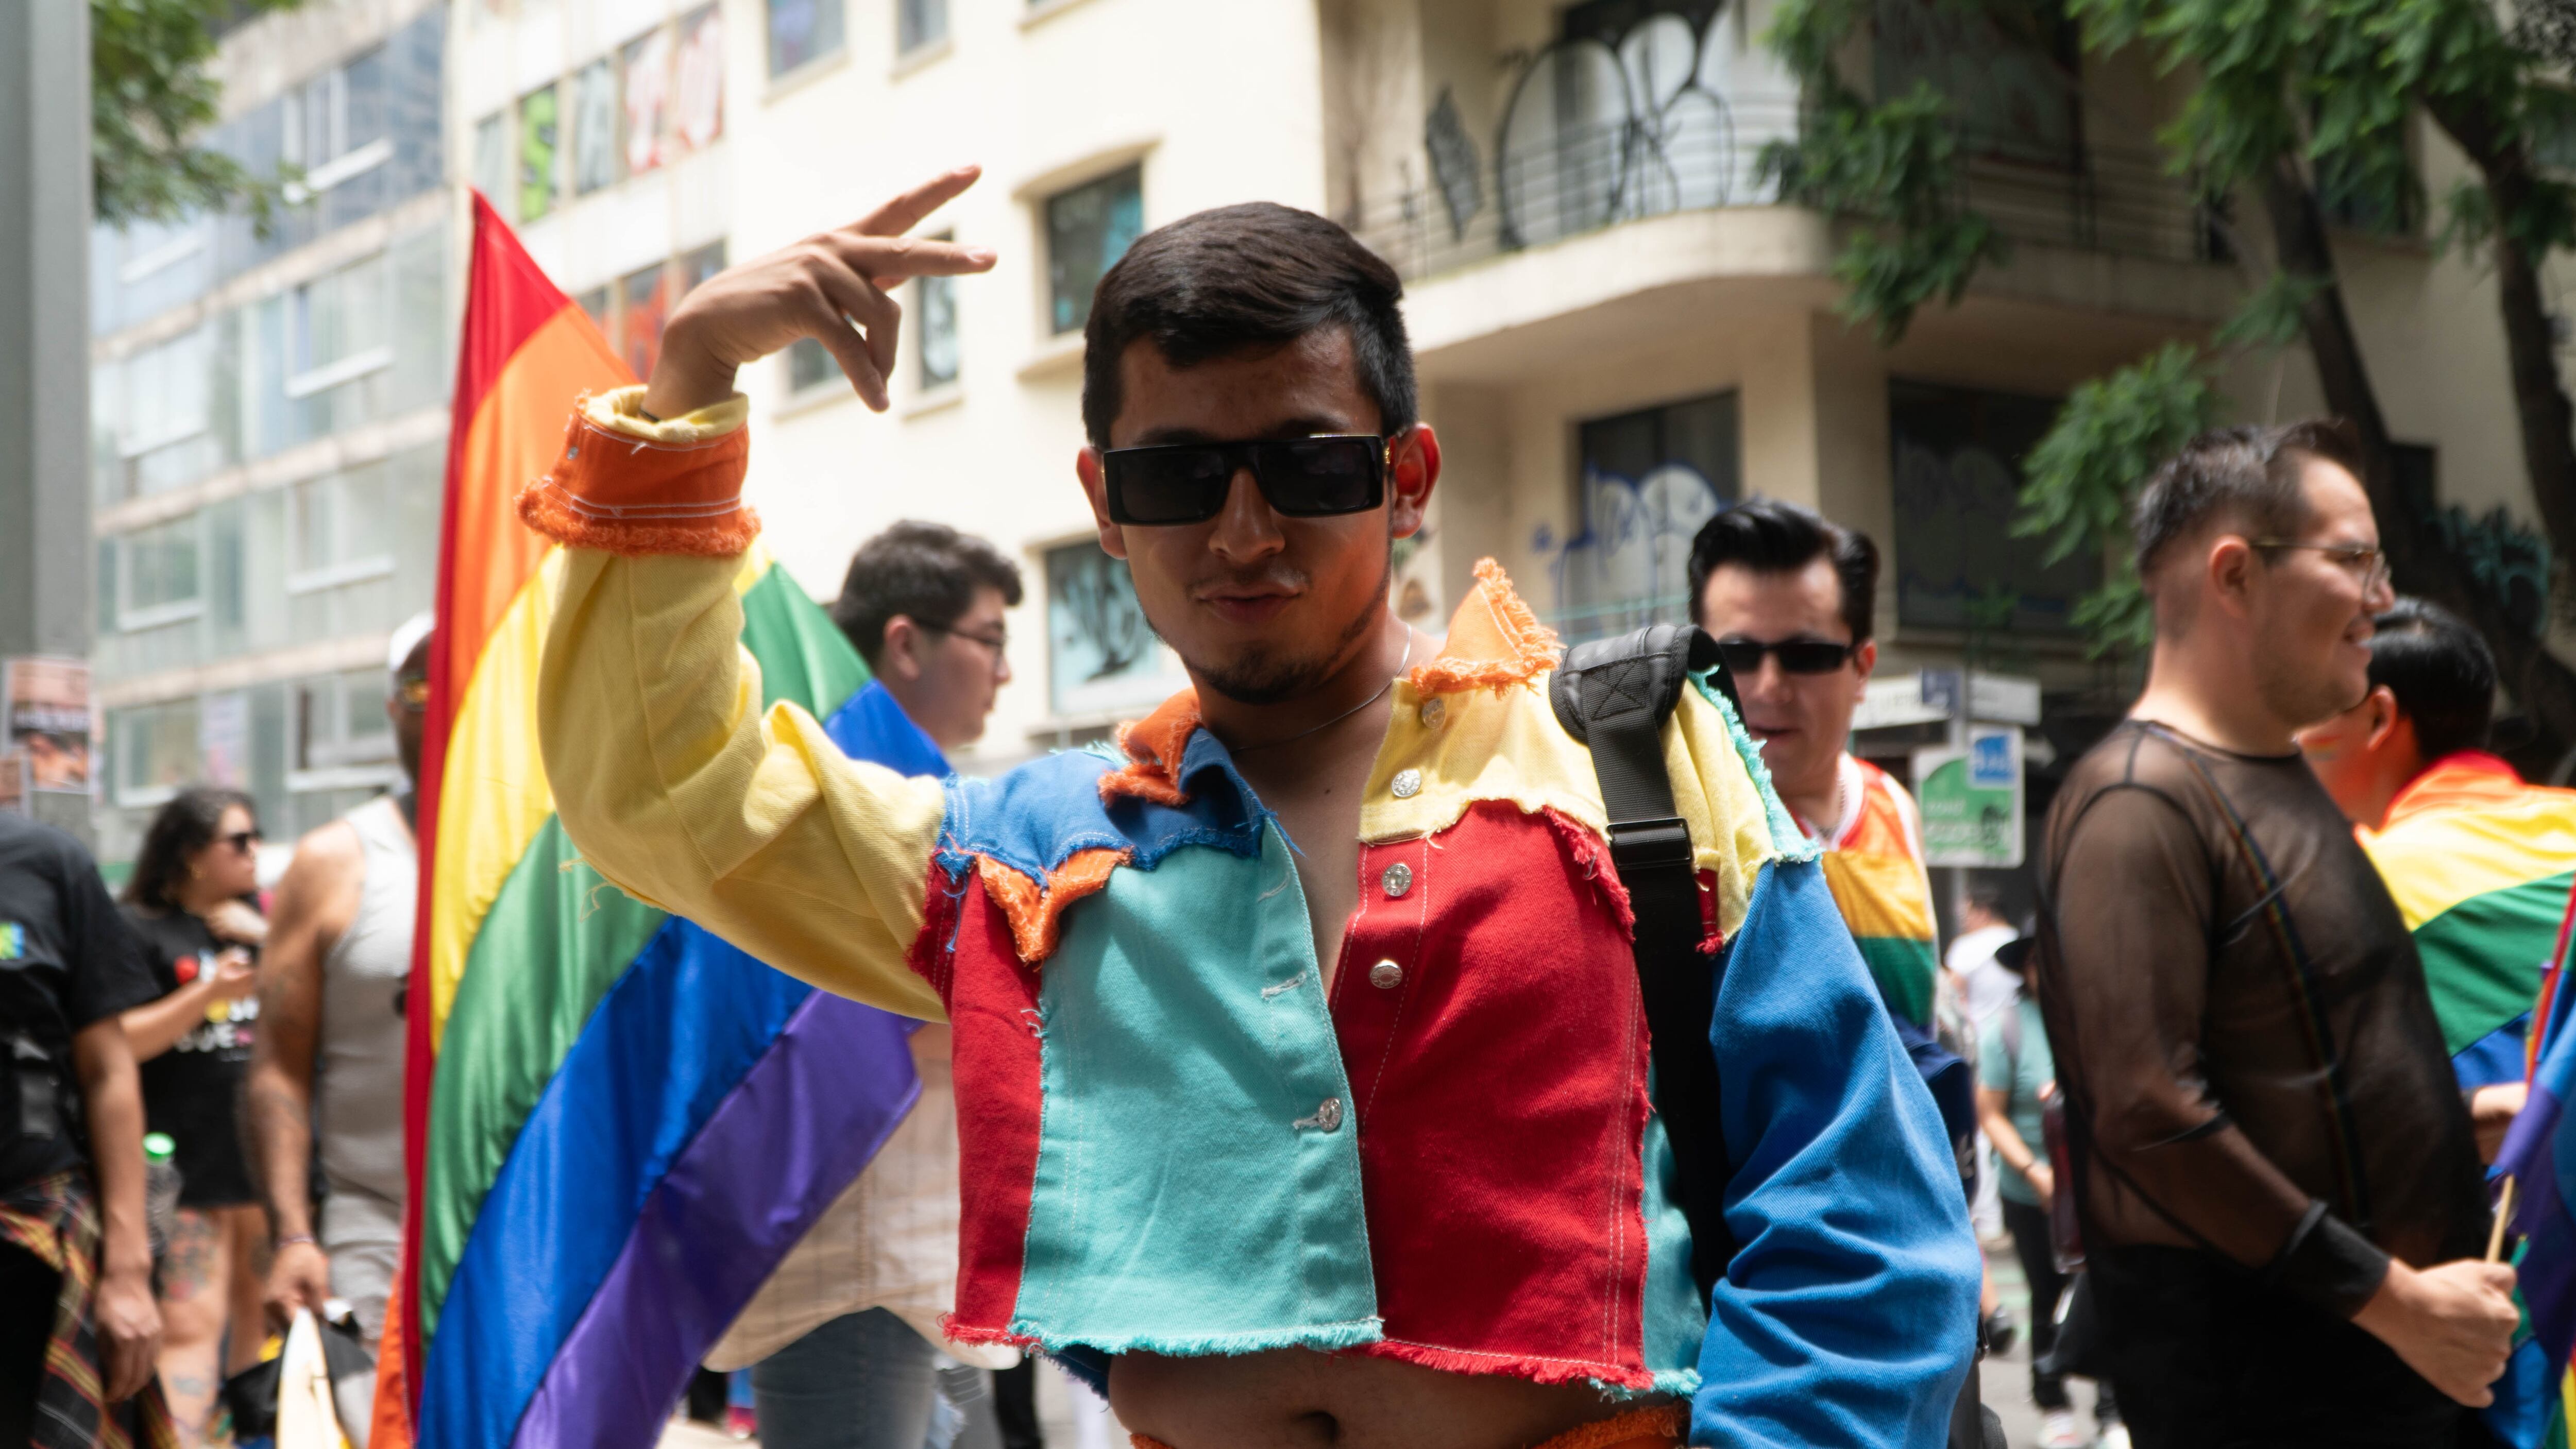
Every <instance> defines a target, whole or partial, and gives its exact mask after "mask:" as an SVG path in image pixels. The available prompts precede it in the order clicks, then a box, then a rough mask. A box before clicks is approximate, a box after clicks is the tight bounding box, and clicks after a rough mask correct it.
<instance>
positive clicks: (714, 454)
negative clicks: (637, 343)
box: [519, 397, 760, 558]
mask: <svg viewBox="0 0 2576 1449" xmlns="http://www.w3.org/2000/svg"><path fill="white" fill-rule="evenodd" d="M750 458H751V430H750V429H748V428H735V429H734V430H732V431H731V432H728V433H726V434H725V435H724V436H722V437H719V438H711V439H708V440H706V441H704V442H695V443H674V442H656V441H653V440H651V439H647V438H639V437H635V436H633V435H631V434H626V433H619V432H613V431H611V430H609V429H607V428H603V427H601V426H600V425H599V424H598V423H596V422H593V421H592V420H591V417H590V411H589V399H588V398H587V397H584V398H583V399H582V401H581V402H580V403H579V404H577V405H575V406H574V408H573V414H572V420H571V421H570V422H569V423H567V424H566V425H565V427H564V450H563V456H562V457H561V458H558V459H557V460H556V461H555V466H554V471H553V472H550V473H548V474H547V475H546V476H544V477H543V478H540V479H538V480H537V481H535V482H534V483H531V484H529V485H528V486H527V487H525V488H523V489H521V490H520V491H519V519H520V521H521V522H523V523H525V524H527V525H528V526H529V527H530V528H533V529H535V530H536V531H537V532H539V533H542V534H544V535H545V536H546V537H548V538H551V539H553V540H555V541H556V542H557V543H560V544H563V545H565V546H566V547H568V548H595V549H600V550H603V551H605V552H608V553H618V554H625V555H627V556H628V557H634V556H636V555H640V554H697V555H702V556H706V557H713V558H722V557H728V556H730V555H733V554H738V553H740V552H742V551H743V550H744V549H746V548H749V547H750V546H751V541H752V540H753V539H754V538H756V537H758V536H759V534H760V515H759V514H757V513H754V512H753V511H752V510H751V509H750V507H749V506H747V505H746V504H744V502H743V501H742V478H743V473H744V470H745V468H746V467H747V466H748V464H749V461H750Z"/></svg>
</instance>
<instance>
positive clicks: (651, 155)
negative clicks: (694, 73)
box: [626, 30, 671, 176]
mask: <svg viewBox="0 0 2576 1449" xmlns="http://www.w3.org/2000/svg"><path fill="white" fill-rule="evenodd" d="M670 115H671V37H670V35H669V33H668V32H665V31H661V30H655V31H653V32H651V33H649V34H647V35H645V36H644V37H643V38H641V39H639V40H637V41H635V42H633V43H632V44H630V45H628V46H627V47H626V174H627V175H629V176H641V175H643V174H644V173H645V172H647V171H650V170H652V169H654V168H655V167H657V166H659V165H661V164H662V163H663V162H664V161H666V160H668V159H670V158H669V156H668V155H667V154H666V153H665V151H664V149H663V144H662V133H663V131H664V129H665V128H666V127H667V125H668V124H669V121H670Z"/></svg>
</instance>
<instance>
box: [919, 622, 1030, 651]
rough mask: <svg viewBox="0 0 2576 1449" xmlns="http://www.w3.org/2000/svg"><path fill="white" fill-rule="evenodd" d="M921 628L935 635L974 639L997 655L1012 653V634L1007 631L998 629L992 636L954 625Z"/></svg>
mask: <svg viewBox="0 0 2576 1449" xmlns="http://www.w3.org/2000/svg"><path fill="white" fill-rule="evenodd" d="M921 627H922V628H923V629H925V630H928V631H929V632H931V633H933V634H954V635H956V636H957V637H958V638H960V639H972V640H974V641H975V642H976V643H978V644H981V645H983V646H984V647H985V648H987V649H990V650H992V651H993V652H994V653H996V654H1008V653H1009V652H1011V634H1010V631H1009V630H1007V629H996V630H994V631H993V632H992V633H990V634H978V633H976V632H974V631H973V630H971V629H960V628H958V627H957V626H956V625H954V624H924V625H922V626H921Z"/></svg>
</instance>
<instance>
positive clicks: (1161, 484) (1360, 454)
mask: <svg viewBox="0 0 2576 1449" xmlns="http://www.w3.org/2000/svg"><path fill="white" fill-rule="evenodd" d="M1387 466H1388V448H1387V441H1386V439H1384V438H1382V437H1379V436H1377V435H1376V434H1374V433H1331V434H1326V435H1324V436H1322V437H1315V438H1280V439H1275V440H1267V441H1259V442H1249V443H1159V444H1156V445H1154V446H1152V447H1147V448H1110V449H1107V450H1105V451H1103V452H1102V453H1101V455H1100V471H1101V476H1102V478H1103V479H1104V480H1105V481H1106V483H1107V485H1108V493H1109V517H1110V519H1111V521H1112V522H1116V523H1133V524H1141V525H1146V526H1152V525H1157V524H1173V523H1204V522H1206V521H1207V520H1209V519H1211V518H1214V517H1216V516H1217V514H1219V513H1220V512H1223V511H1224V509H1225V495H1226V493H1227V491H1228V490H1229V489H1230V488H1232V487H1233V485H1234V475H1235V473H1236V471H1237V470H1239V469H1243V468H1250V469H1251V470H1252V479H1253V481H1254V482H1255V483H1257V484H1259V485H1260V488H1261V496H1262V497H1264V498H1266V499H1269V500H1270V506H1271V508H1273V509H1274V510H1276V511H1277V512H1279V513H1281V514H1282V515H1284V516H1286V517H1289V518H1330V517H1332V516H1333V515H1335V514H1339V513H1364V512H1367V511H1368V510H1369V509H1372V508H1375V507H1377V506H1378V505H1379V504H1380V503H1383V502H1385V501H1386V471H1387Z"/></svg>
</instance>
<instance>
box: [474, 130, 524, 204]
mask: <svg viewBox="0 0 2576 1449" xmlns="http://www.w3.org/2000/svg"><path fill="white" fill-rule="evenodd" d="M474 189H475V190H477V191H480V192H482V193H483V199H484V200H485V201H488V202H490V203H492V209H493V210H495V211H497V212H499V213H501V216H502V219H503V220H505V221H506V220H509V219H511V218H512V217H514V216H516V215H517V212H518V204H519V197H518V189H517V188H516V187H515V186H513V185H512V184H511V178H510V110H509V107H507V106H504V107H502V108H501V109H500V110H497V111H494V112H493V113H492V114H490V115H488V116H485V117H484V118H483V119H482V120H480V121H477V122H475V123H474Z"/></svg>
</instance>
